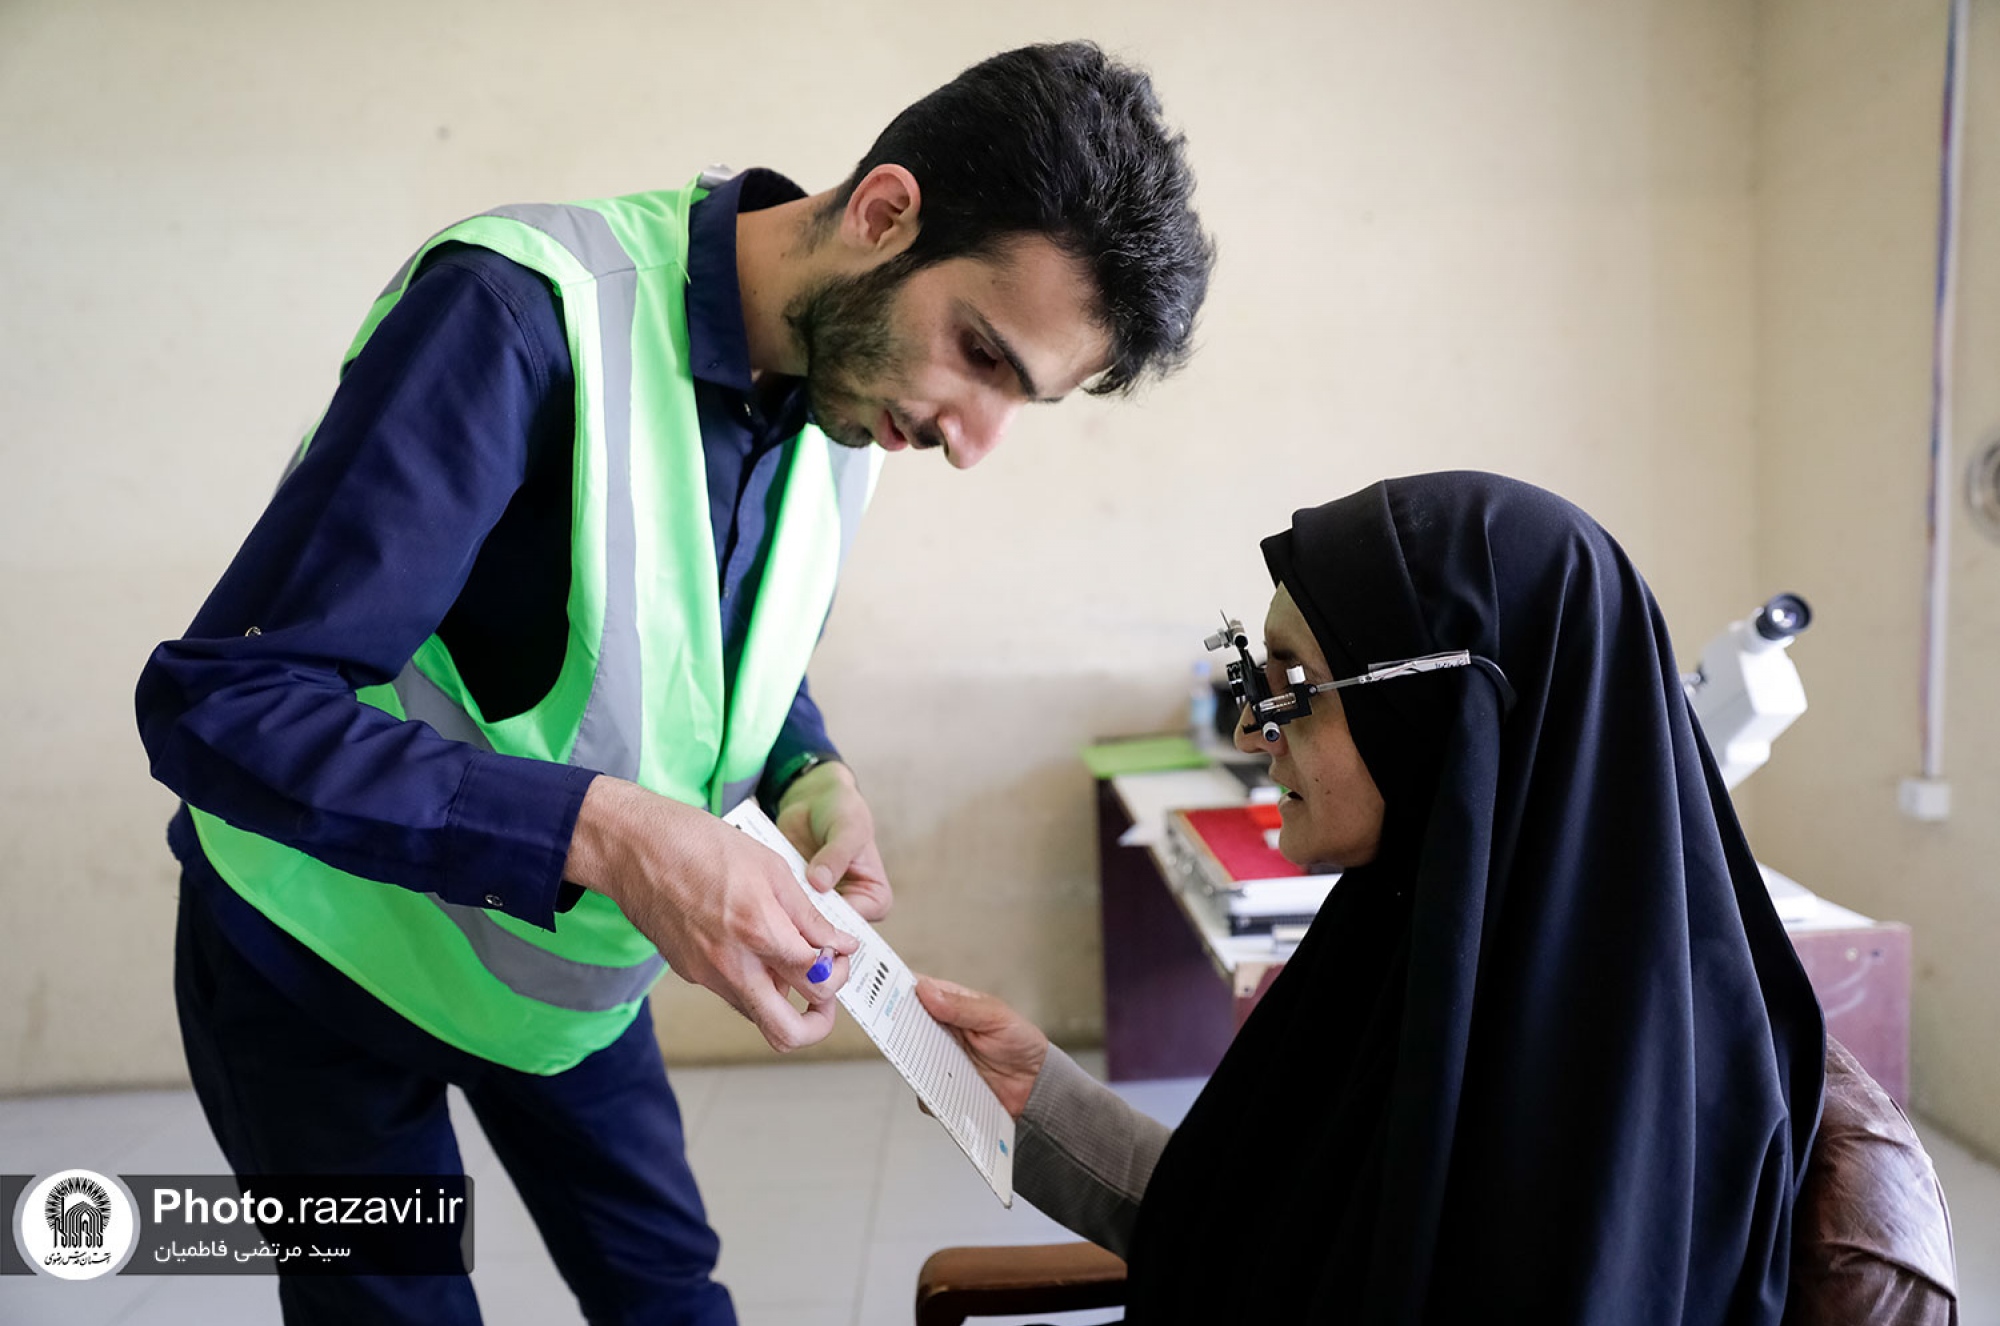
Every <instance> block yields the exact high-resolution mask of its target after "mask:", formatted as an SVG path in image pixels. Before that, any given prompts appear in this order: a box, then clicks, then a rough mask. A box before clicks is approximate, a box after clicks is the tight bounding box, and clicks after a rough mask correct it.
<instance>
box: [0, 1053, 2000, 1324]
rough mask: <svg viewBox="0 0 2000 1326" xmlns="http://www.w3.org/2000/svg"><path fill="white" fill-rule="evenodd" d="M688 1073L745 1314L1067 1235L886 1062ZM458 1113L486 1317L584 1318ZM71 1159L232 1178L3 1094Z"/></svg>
mask: <svg viewBox="0 0 2000 1326" xmlns="http://www.w3.org/2000/svg"><path fill="white" fill-rule="evenodd" d="M1084 1062H1085V1064H1086V1066H1088V1067H1090V1068H1092V1069H1093V1070H1098V1069H1100V1068H1101V1066H1102V1065H1101V1063H1100V1062H1098V1061H1095V1060H1094V1059H1092V1058H1090V1057H1085V1059H1084ZM674 1083H675V1086H676V1087H677V1089H678V1090H679V1091H680V1093H681V1102H682V1110H683V1113H684V1115H685V1117H686V1119H687V1120H688V1134H689V1139H690V1141H689V1147H690V1150H691V1153H692V1156H693V1160H694V1166H695V1171H696V1173H697V1174H698V1175H700V1177H701V1181H702V1186H703V1191H704V1192H705V1194H706V1196H707V1199H708V1204H709V1214H710V1218H711V1219H712V1220H713V1222H714V1224H715V1226H716V1228H717V1229H718V1230H719V1231H720V1232H721V1234H722V1265H721V1268H720V1270H719V1272H718V1275H719V1277H720V1278H721V1279H722V1280H723V1282H724V1283H726V1284H728V1285H729V1286H730V1287H731V1289H732V1291H733V1292H734V1294H735V1297H736V1303H737V1307H738V1310H739V1312H740V1313H741V1315H742V1319H743V1323H744V1326H904V1324H905V1323H908V1322H909V1321H910V1320H911V1314H910V1302H911V1295H912V1291H913V1289H914V1287H915V1285H916V1276H917V1268H918V1267H919V1266H920V1265H922V1263H923V1260H924V1258H925V1257H927V1256H929V1255H930V1254H931V1253H932V1252H934V1251H936V1250H937V1249H938V1248H941V1247H945V1246H948V1245H951V1244H960V1243H1037V1242H1050V1241H1055V1240H1059V1239H1066V1238H1069V1237H1071V1236H1070V1235H1069V1234H1068V1232H1067V1231H1065V1230H1063V1229H1062V1228H1060V1227H1059V1226H1057V1225H1055V1224H1054V1223H1053V1222H1051V1221H1049V1220H1048V1219H1047V1218H1045V1217H1044V1216H1042V1215H1041V1214H1040V1213H1039V1212H1037V1211H1035V1210H1034V1209H1033V1208H1031V1207H1029V1206H1027V1205H1026V1204H1025V1203H1020V1202H1017V1203H1016V1204H1015V1206H1014V1209H1013V1210H1011V1211H1009V1210H1005V1209H1003V1208H1002V1207H1001V1206H1000V1204H999V1203H998V1202H996V1201H994V1199H993V1195H992V1194H991V1192H989V1191H988V1190H987V1189H986V1187H985V1185H984V1184H983V1183H982V1182H981V1181H980V1179H979V1177H978V1175H976V1174H975V1173H974V1172H973V1171H972V1168H971V1167H970V1166H969V1165H967V1164H966V1163H965V1161H964V1160H963V1159H961V1158H960V1156H959V1154H958V1151H957V1150H956V1149H955V1148H954V1147H953V1146H952V1143H951V1140H950V1139H949V1138H948V1137H946V1136H945V1133H944V1131H943V1129H941V1128H940V1127H938V1125H937V1124H936V1122H934V1121H933V1120H931V1119H928V1118H926V1117H924V1116H923V1115H922V1114H920V1113H919V1112H918V1111H917V1108H916V1105H915V1104H914V1102H913V1099H912V1098H911V1097H910V1096H909V1094H908V1092H907V1091H906V1089H905V1088H904V1087H903V1086H902V1084H901V1083H900V1082H899V1081H898V1080H897V1079H896V1076H895V1074H894V1072H893V1071H892V1070H891V1069H890V1068H889V1067H888V1066H887V1065H886V1064H883V1063H881V1062H879V1061H867V1062H858V1063H834V1064H773V1065H769V1066H760V1067H741V1068H716V1069H684V1070H681V1071H679V1072H677V1073H675V1074H674ZM1198 1086H1199V1084H1198V1083H1195V1082H1158V1083H1135V1084H1130V1085H1127V1086H1124V1087H1121V1088H1120V1091H1121V1093H1122V1094H1124V1095H1125V1097H1126V1099H1128V1100H1130V1101H1132V1102H1133V1104H1135V1105H1137V1106H1138V1107H1139V1108H1141V1109H1143V1110H1146V1111H1147V1112H1148V1113H1150V1114H1153V1115H1154V1116H1155V1117H1158V1118H1161V1119H1165V1120H1167V1121H1168V1122H1174V1121H1177V1120H1178V1119H1179V1118H1180V1115H1181V1113H1182V1112H1183V1111H1184V1110H1185V1109H1186V1108H1187V1104H1188V1102H1189V1101H1190V1100H1192V1099H1193V1097H1194V1093H1195V1091H1196V1089H1197V1088H1198ZM454 1109H455V1113H456V1117H457V1120H458V1124H459V1137H460V1143H461V1146H462V1149H463V1151H464V1154H465V1160H466V1169H467V1171H468V1172H469V1173H470V1174H472V1176H473V1178H474V1180H475V1182H476V1183H477V1185H478V1194H479V1197H478V1200H479V1224H478V1232H477V1239H478V1269H477V1270H475V1271H474V1273H473V1282H474V1284H475V1285H477V1287H478V1290H479V1297H480V1301H481V1303H482V1305H483V1306H484V1309H485V1313H486V1320H487V1321H488V1322H490V1323H493V1326H516V1324H518V1326H530V1324H531V1323H532V1326H563V1324H564V1323H575V1322H578V1321H580V1320H581V1318H580V1317H579V1315H578V1313H577V1310H576V1305H575V1302H574V1301H573V1300H572V1299H571V1298H570V1295H569V1291H568V1290H567V1289H566V1288H565V1287H564V1285H563V1283H562V1281H561V1279H560V1278H558V1277H557V1275H556V1273H555V1269H554V1267H553V1266H552V1265H551V1264H550V1263H549V1260H548V1257H547V1255H546V1254H545V1253H544V1252H543V1251H542V1247H541V1241H540V1238H539V1237H538V1236H537V1234H536V1233H535V1229H534V1226H533V1225H532V1224H531V1223H530V1222H529V1220H528V1217H527V1213H526V1212H525V1211H524V1210H523V1209H522V1208H521V1205H520V1202H519V1200H518V1199H517V1198H516V1197H515V1196H514V1191H513V1188H512V1187H511V1186H510V1185H509V1184H508V1182H507V1178H506V1175H505V1173H504V1171H502V1170H501V1169H500V1166H499V1164H498V1162H497V1161H495V1160H494V1158H493V1154H492V1152H491V1151H490V1150H488V1149H487V1147H486V1143H485V1139H484V1138H483V1137H481V1136H480V1133H479V1128H478V1125H477V1124H475V1123H474V1122H473V1121H472V1118H471V1115H470V1113H469V1112H467V1111H465V1110H464V1109H463V1108H462V1102H457V1101H454ZM1925 1141H1926V1142H1927V1143H1928V1145H1929V1146H1930V1148H1931V1153H1932V1155H1933V1157H1935V1159H1936V1161H1937V1165H1938V1169H1939V1171H1940V1172H1941V1174H1942V1176H1943V1179H1944V1184H1945V1191H1946V1193H1947V1194H1948V1195H1949V1196H1950V1199H1951V1202H1952V1215H1953V1219H1954V1224H1955V1227H1956V1231H1957V1236H1958V1255H1959V1273H1960V1278H1961V1282H1962V1283H1961V1305H1962V1321H1963V1323H1964V1326H2000V1170H1996V1169H1995V1168H1994V1167H1992V1166H1990V1165H1985V1164H1982V1163H1981V1162H1979V1161H1978V1160H1976V1159H1974V1158H1973V1157H1972V1156H1971V1155H1970V1154H1969V1153H1967V1152H1966V1151H1965V1150H1964V1149H1963V1148H1961V1147H1959V1146H1957V1145H1956V1144H1955V1143H1953V1142H1951V1141H1950V1140H1949V1139H1947V1138H1944V1137H1942V1136H1940V1135H1938V1134H1936V1133H1935V1132H1932V1131H1926V1133H1925ZM70 1166H84V1167H88V1168H92V1169H97V1170H103V1171H108V1172H112V1173H118V1172H124V1173H128V1174H145V1173H154V1174H161V1173H187V1174H200V1173H219V1172H221V1170H222V1157H221V1155H220V1153H218V1152H217V1151H216V1149H215V1143H214V1142H213V1140H211V1138H210V1137H209V1134H208V1127H207V1124H206V1123H205V1122H204V1121H203V1119H202V1117H201V1111H200V1109H199V1108H198V1107H197V1106H196V1104H195V1101H194V1097H193V1095H192V1094H191V1093H188V1092H131V1093H121V1094H106V1095H92V1096H67V1097H43V1098H39V1099H30V1100H0V1172H5V1173H16V1174H22V1173H47V1172H49V1171H51V1170H54V1169H60V1168H68V1167H70ZM277 1315H278V1314H277V1298H276V1292H275V1289H274V1285H273V1282H272V1281H270V1280H268V1279H263V1278H254V1279H234V1278H187V1279H153V1278H146V1277H129V1278H128V1277H121V1276H114V1277H110V1278H107V1279H104V1280H97V1281H91V1282H88V1283H84V1284H68V1283H62V1282H58V1281H53V1280H48V1279H44V1278H40V1277H37V1278H34V1279H21V1278H17V1277H7V1278H6V1279H4V1280H0V1323H5V1324H6V1326H13V1324H14V1323H21V1324H22V1326H26V1324H27V1323H41V1322H55V1321H61V1322H63V1323H65V1326H113V1324H114V1323H147V1324H158V1326H178V1324H179V1323H187V1324H188V1326H195V1323H200V1326H231V1324H233V1323H239V1322H243V1323H261V1322H275V1321H276V1320H277ZM1109 1315H1115V1314H1104V1313H1098V1314H1075V1315H1072V1316H1071V1317H1068V1318H1064V1319H1063V1320H1065V1321H1068V1322H1074V1323H1083V1322H1092V1321H1103V1320H1104V1319H1105V1318H1106V1317H1107V1316H1109ZM994 1326H998V1323H997V1321H996V1322H995V1323H994Z"/></svg>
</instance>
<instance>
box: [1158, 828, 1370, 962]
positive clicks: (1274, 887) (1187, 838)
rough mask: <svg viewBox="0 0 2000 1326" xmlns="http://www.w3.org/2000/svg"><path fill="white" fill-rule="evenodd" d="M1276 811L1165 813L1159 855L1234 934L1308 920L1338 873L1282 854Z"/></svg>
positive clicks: (1185, 888) (1186, 890)
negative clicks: (1314, 869)
mask: <svg viewBox="0 0 2000 1326" xmlns="http://www.w3.org/2000/svg"><path fill="white" fill-rule="evenodd" d="M1279 823H1280V819H1279V811H1278V808H1277V807H1276V806H1273V805H1265V804H1252V805H1247V806H1225V807H1222V808H1219V809H1213V810H1173V811H1168V812H1167V827H1166V835H1165V838H1164V841H1163V843H1162V846H1163V848H1164V851H1163V853H1162V855H1164V856H1165V857H1166V860H1167V862H1168V864H1169V865H1170V866H1171V867H1172V869H1173V873H1174V875H1175V876H1176V877H1177V878H1176V879H1175V881H1174V882H1175V883H1176V884H1177V885H1179V886H1180V887H1181V888H1182V890H1183V891H1184V893H1185V894H1186V896H1187V897H1188V898H1189V899H1190V900H1191V901H1193V902H1195V903H1196V904H1197V905H1201V906H1205V907H1207V908H1208V909H1209V910H1210V911H1211V913H1212V914H1213V915H1214V916H1215V918H1216V920H1217V921H1218V922H1219V923H1220V924H1221V925H1223V926H1224V927H1226V928H1227V929H1228V931H1229V933H1230V934H1232V935H1267V934H1271V933H1272V932H1273V930H1274V929H1278V930H1290V929H1292V928H1293V927H1297V926H1303V925H1306V924H1308V923H1310V922H1311V920H1312V918H1313V916H1314V914H1315V913H1317V912H1318V911H1319V907H1320V904H1321V903H1323V902H1325V901H1326V895H1327V893H1328V892H1329V891H1331V890H1332V888H1333V885H1334V882H1335V881H1336V880H1338V879H1339V878H1340V876H1339V875H1338V874H1337V873H1329V874H1312V873H1309V872H1307V871H1305V870H1302V869H1300V868H1299V867H1298V866H1295V865H1293V864H1292V863H1291V862H1289V861H1287V860H1285V858H1284V857H1282V856H1280V855H1279V854H1278V847H1277V837H1278V828H1279Z"/></svg>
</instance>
